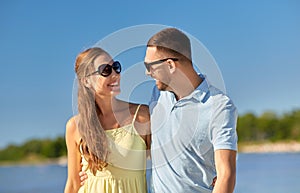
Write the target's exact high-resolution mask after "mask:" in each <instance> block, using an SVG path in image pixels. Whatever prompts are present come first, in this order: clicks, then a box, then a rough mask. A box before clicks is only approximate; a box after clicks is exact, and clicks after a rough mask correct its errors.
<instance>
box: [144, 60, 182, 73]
mask: <svg viewBox="0 0 300 193" xmlns="http://www.w3.org/2000/svg"><path fill="white" fill-rule="evenodd" d="M167 60H173V61H178V58H165V59H161V60H156V61H154V62H149V63H148V62H144V64H145V67H146V69H147V71H148V72H150V67H151V66H152V65H155V64H160V63H162V62H165V61H167Z"/></svg>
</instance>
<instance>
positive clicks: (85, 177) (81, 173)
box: [79, 171, 88, 186]
mask: <svg viewBox="0 0 300 193" xmlns="http://www.w3.org/2000/svg"><path fill="white" fill-rule="evenodd" d="M79 177H80V185H81V186H83V185H84V183H85V181H86V180H87V179H88V175H87V174H86V173H85V171H81V172H79Z"/></svg>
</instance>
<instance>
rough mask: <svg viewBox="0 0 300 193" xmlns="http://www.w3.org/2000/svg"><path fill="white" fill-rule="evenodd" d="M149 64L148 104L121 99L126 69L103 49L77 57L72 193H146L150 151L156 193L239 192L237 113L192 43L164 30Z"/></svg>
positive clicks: (70, 130)
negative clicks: (204, 71)
mask: <svg viewBox="0 0 300 193" xmlns="http://www.w3.org/2000/svg"><path fill="white" fill-rule="evenodd" d="M144 63H145V67H146V73H147V75H150V76H151V77H152V78H154V79H155V80H156V87H155V88H154V90H153V93H152V97H151V101H150V103H149V107H148V106H146V105H138V104H133V103H128V102H124V101H120V100H118V99H116V98H115V96H116V95H117V94H119V93H120V86H119V83H120V72H121V64H120V63H119V62H118V61H113V59H112V58H111V57H110V55H109V54H108V53H106V52H105V51H104V50H102V49H101V48H90V49H88V50H86V51H84V52H82V53H81V54H79V56H78V57H77V59H76V65H75V71H76V74H77V77H78V112H79V113H78V115H76V116H74V117H72V118H71V119H70V120H69V121H68V123H67V125H66V143H67V149H68V179H67V183H66V187H65V193H68V192H78V191H79V192H109V193H111V192H113V193H121V192H122V193H127V192H128V193H135V192H136V193H144V192H146V191H147V190H146V189H147V188H146V186H147V185H146V177H145V165H146V157H147V153H148V152H149V150H150V149H151V159H152V183H153V185H152V186H153V189H154V190H153V191H154V192H158V193H169V192H172V193H173V192H203V193H205V192H214V193H217V192H218V193H221V192H222V193H230V192H233V190H234V186H235V179H236V151H237V135H236V120H237V111H236V108H235V106H234V105H233V103H232V101H231V100H230V99H229V98H228V97H227V96H226V95H225V94H223V93H222V92H221V91H219V90H218V89H216V88H215V87H213V86H211V85H209V83H208V81H207V79H206V77H205V76H203V75H201V74H200V75H199V74H197V73H196V71H195V70H194V68H193V65H192V56H191V45H190V40H189V38H188V37H187V36H186V35H185V34H184V33H182V32H181V31H179V30H178V29H176V28H166V29H164V30H162V31H160V32H158V33H157V34H155V35H154V36H152V37H151V38H150V40H149V41H148V43H147V50H146V56H145V62H144ZM95 69H96V70H95ZM150 117H151V118H150ZM150 119H151V129H150ZM150 131H151V132H150ZM151 133H152V135H151ZM150 146H151V148H150ZM81 170H82V171H86V175H83V177H84V176H87V179H86V180H85V182H84V185H83V186H81V187H80V183H81V182H80V177H79V172H80V171H81Z"/></svg>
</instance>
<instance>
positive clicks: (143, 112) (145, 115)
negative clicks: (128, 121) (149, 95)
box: [137, 105, 150, 123]
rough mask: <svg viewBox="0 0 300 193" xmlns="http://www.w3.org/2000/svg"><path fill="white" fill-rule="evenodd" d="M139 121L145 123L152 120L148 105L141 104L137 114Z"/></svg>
mask: <svg viewBox="0 0 300 193" xmlns="http://www.w3.org/2000/svg"><path fill="white" fill-rule="evenodd" d="M137 121H138V122H140V123H145V122H149V121H150V113H149V107H148V106H147V105H141V106H140V109H139V111H138V114H137Z"/></svg>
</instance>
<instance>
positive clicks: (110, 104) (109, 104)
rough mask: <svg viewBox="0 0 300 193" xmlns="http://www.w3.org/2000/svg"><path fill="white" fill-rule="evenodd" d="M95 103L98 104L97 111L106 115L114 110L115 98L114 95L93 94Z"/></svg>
mask: <svg viewBox="0 0 300 193" xmlns="http://www.w3.org/2000/svg"><path fill="white" fill-rule="evenodd" d="M95 97H96V98H95V100H96V104H97V106H98V111H99V112H98V113H99V114H100V115H104V116H105V115H108V114H111V113H112V112H114V111H115V109H116V107H117V106H116V103H117V99H116V98H115V97H103V96H98V95H96V96H95Z"/></svg>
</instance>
